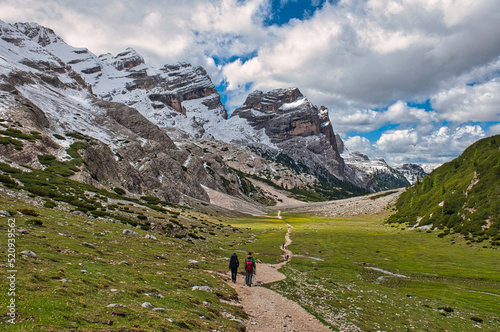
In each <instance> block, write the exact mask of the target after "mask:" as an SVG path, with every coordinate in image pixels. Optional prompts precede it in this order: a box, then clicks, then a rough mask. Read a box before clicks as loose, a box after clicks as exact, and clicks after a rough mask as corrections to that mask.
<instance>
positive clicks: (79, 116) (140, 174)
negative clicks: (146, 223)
mask: <svg viewBox="0 0 500 332" xmlns="http://www.w3.org/2000/svg"><path fill="white" fill-rule="evenodd" d="M0 29H1V30H0V106H1V107H0V118H1V120H2V121H1V125H2V126H3V127H4V130H2V131H0V134H1V137H0V139H1V144H0V158H1V159H2V160H3V161H7V162H13V163H15V164H17V165H25V166H28V167H31V168H34V169H49V170H50V171H53V172H54V173H57V174H59V175H64V176H66V177H68V178H71V179H74V180H77V181H80V182H83V183H88V184H91V185H94V186H100V187H105V188H109V189H112V188H118V189H120V190H125V191H126V192H128V194H130V195H132V196H136V197H138V196H140V195H152V196H156V197H159V198H161V199H163V200H167V201H170V202H181V201H183V199H184V197H190V198H195V199H199V200H202V201H206V202H208V201H209V197H208V194H207V193H206V190H205V189H204V187H203V186H206V187H209V188H212V189H214V190H217V191H220V192H223V193H226V194H230V195H234V196H237V197H242V198H248V195H249V189H248V188H250V189H251V190H250V192H251V193H252V194H257V193H258V192H259V190H258V189H256V188H254V187H252V186H251V183H250V182H248V181H247V180H245V179H240V178H239V176H238V175H237V174H236V173H234V172H233V171H231V170H230V169H229V168H228V167H227V165H226V164H225V163H224V162H223V161H222V160H221V159H220V158H219V157H218V156H216V155H203V156H196V155H193V154H192V153H191V152H188V151H187V150H186V149H183V148H181V147H178V146H177V144H176V143H174V141H173V140H172V139H171V138H170V137H169V135H168V134H167V133H166V131H165V130H163V129H162V128H161V127H160V126H159V125H158V123H154V122H152V121H150V120H149V119H148V118H146V117H145V116H144V115H142V114H141V113H140V112H139V111H138V110H137V108H136V107H130V106H129V105H127V103H121V102H116V101H114V99H117V98H113V95H111V97H110V98H108V99H109V100H103V99H100V98H98V97H97V96H96V94H95V91H94V90H96V89H97V90H99V89H100V88H101V85H99V84H98V83H96V85H95V86H94V85H91V84H89V83H88V82H87V81H86V80H84V79H83V76H82V74H80V73H79V72H76V71H75V70H74V69H73V67H71V65H68V64H67V63H65V62H64V61H63V60H62V58H61V57H59V56H56V55H55V54H54V53H52V51H51V50H58V52H59V53H58V54H59V55H61V54H62V55H61V56H62V57H63V58H64V56H63V55H64V52H63V51H61V50H66V51H67V54H70V53H71V55H74V57H73V60H68V57H66V60H67V61H68V62H71V63H72V64H73V65H75V66H77V65H79V66H81V67H82V68H84V67H85V68H87V69H89V68H94V69H92V70H90V69H89V70H83V69H82V71H86V72H88V74H86V75H94V74H95V75H96V76H95V77H94V76H92V77H94V78H95V80H96V81H99V82H102V83H103V84H104V80H103V77H104V76H105V75H111V74H110V73H113V75H115V74H116V75H118V74H117V72H118V71H119V70H118V69H115V70H114V69H111V65H108V64H106V62H104V61H103V60H101V59H97V58H96V57H94V56H93V55H91V54H90V53H89V52H88V51H87V50H85V49H71V48H70V47H68V46H67V45H66V44H65V43H64V42H63V41H62V40H61V39H60V38H59V37H57V36H55V35H54V34H53V32H52V31H51V30H49V29H46V28H42V27H40V26H38V25H36V24H17V25H9V24H6V23H4V22H0ZM79 60H81V61H79ZM93 61H94V62H96V63H98V64H99V66H97V67H88V65H89V64H92V62H93ZM141 62H142V60H141V59H140V58H138V57H136V56H132V53H128V54H122V55H120V56H117V57H115V58H114V60H113V65H114V66H116V68H120V69H122V71H127V70H129V71H128V72H126V73H125V72H123V73H122V74H121V78H122V79H123V81H127V82H129V83H131V82H132V83H133V82H135V79H133V78H131V76H130V75H133V74H134V73H133V72H131V71H130V68H136V69H137V66H143V64H139V63H141ZM134 66H135V67H134ZM181 67H182V66H181ZM97 68H101V71H102V73H101V74H102V75H100V74H99V71H98V70H97ZM175 68H177V69H175V70H174V69H173V68H170V69H169V73H170V74H171V75H172V76H176V75H177V76H180V75H183V74H186V72H183V71H182V70H181V69H180V67H175ZM108 70H109V71H108ZM92 72H94V73H92ZM173 72H176V74H175V75H174V74H172V73H173ZM167 76H168V75H167ZM116 77H117V80H119V78H118V76H116ZM161 77H163V78H165V75H163V76H161ZM87 78H88V77H87ZM158 80H160V77H158ZM172 81H175V79H172V80H171V81H169V82H172ZM106 82H107V81H106ZM172 84H173V83H172ZM201 84H202V83H200V85H201ZM200 85H198V87H197V88H196V89H195V90H196V91H208V90H203V88H200ZM171 86H173V85H171ZM193 86H194V84H193V85H191V86H190V88H192V87H193ZM198 88H199V89H201V90H197V89H198ZM173 89H175V91H177V92H178V93H179V94H180V93H181V92H183V93H185V94H186V95H181V97H179V95H177V94H176V96H177V97H179V98H186V99H188V98H189V93H188V92H186V91H188V90H189V89H187V88H186V87H184V86H183V85H182V84H178V85H175V86H174V87H173ZM186 89H187V90H186ZM125 90H126V91H129V92H130V93H131V94H133V93H134V91H135V90H134V89H130V90H127V89H125ZM189 91H191V90H189ZM183 96H184V97H183ZM146 98H148V100H150V99H149V97H147V96H146ZM202 99H203V100H205V101H206V100H209V99H210V96H208V97H203V98H202ZM128 104H131V105H133V104H134V103H133V102H128ZM133 106H137V105H133ZM206 108H207V109H208V106H206ZM221 117H224V114H223V112H222V113H221ZM208 164H210V165H211V166H210V168H208V167H207V165H208ZM243 183H244V187H245V188H246V189H245V192H243V191H242V186H243Z"/></svg>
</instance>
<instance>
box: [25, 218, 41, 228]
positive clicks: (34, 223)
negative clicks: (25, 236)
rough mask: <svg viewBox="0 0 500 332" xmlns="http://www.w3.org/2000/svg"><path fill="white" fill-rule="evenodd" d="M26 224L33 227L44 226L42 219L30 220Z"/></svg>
mask: <svg viewBox="0 0 500 332" xmlns="http://www.w3.org/2000/svg"><path fill="white" fill-rule="evenodd" d="M26 224H28V225H33V226H43V221H41V220H40V219H30V220H27V221H26Z"/></svg>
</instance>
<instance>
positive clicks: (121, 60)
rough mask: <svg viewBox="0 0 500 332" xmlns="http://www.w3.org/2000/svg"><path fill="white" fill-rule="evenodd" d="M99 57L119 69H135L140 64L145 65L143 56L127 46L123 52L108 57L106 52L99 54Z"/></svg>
mask: <svg viewBox="0 0 500 332" xmlns="http://www.w3.org/2000/svg"><path fill="white" fill-rule="evenodd" d="M99 58H100V59H101V60H104V61H107V62H109V63H111V64H112V65H113V66H114V67H115V68H116V69H118V70H120V71H122V70H124V69H126V70H130V69H136V67H138V66H140V65H145V62H144V58H143V57H142V56H141V55H140V54H139V53H137V52H136V51H135V50H134V49H133V48H131V47H128V48H127V49H126V50H125V51H124V52H121V53H118V54H117V55H116V56H114V57H111V58H110V57H109V54H106V55H104V56H99Z"/></svg>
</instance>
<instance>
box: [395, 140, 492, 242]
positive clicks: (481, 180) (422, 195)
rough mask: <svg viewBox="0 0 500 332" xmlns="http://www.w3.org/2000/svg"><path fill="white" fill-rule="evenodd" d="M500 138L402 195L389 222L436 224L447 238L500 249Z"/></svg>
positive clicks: (472, 149)
mask: <svg viewBox="0 0 500 332" xmlns="http://www.w3.org/2000/svg"><path fill="white" fill-rule="evenodd" d="M499 197H500V136H493V137H488V138H485V139H482V140H480V141H478V142H476V143H474V144H473V145H471V146H470V147H469V148H467V149H466V150H465V151H464V153H463V154H462V155H461V156H460V157H458V158H456V159H455V160H453V161H451V162H449V163H446V164H444V165H442V166H441V167H439V168H437V169H436V170H434V171H433V172H432V173H431V174H430V175H429V176H428V177H426V178H424V180H423V181H422V183H417V184H416V185H414V186H413V187H411V188H409V190H408V191H407V192H406V193H404V194H402V195H401V197H400V199H399V200H398V203H397V210H398V211H397V213H396V214H394V215H393V216H391V218H390V219H389V221H390V222H396V223H408V224H409V225H414V224H415V223H416V222H417V220H418V218H422V219H421V220H420V222H419V225H421V226H422V225H428V224H432V225H433V226H434V227H438V228H440V229H442V230H443V232H442V236H445V235H448V234H450V233H455V232H456V233H461V234H462V235H464V236H466V237H467V240H468V241H470V242H482V241H484V240H487V239H490V243H492V244H494V245H500V199H499Z"/></svg>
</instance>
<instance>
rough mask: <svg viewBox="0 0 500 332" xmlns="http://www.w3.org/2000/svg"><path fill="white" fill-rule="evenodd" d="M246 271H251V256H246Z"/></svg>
mask: <svg viewBox="0 0 500 332" xmlns="http://www.w3.org/2000/svg"><path fill="white" fill-rule="evenodd" d="M246 270H247V271H248V272H252V270H253V264H252V256H247V266H246Z"/></svg>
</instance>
